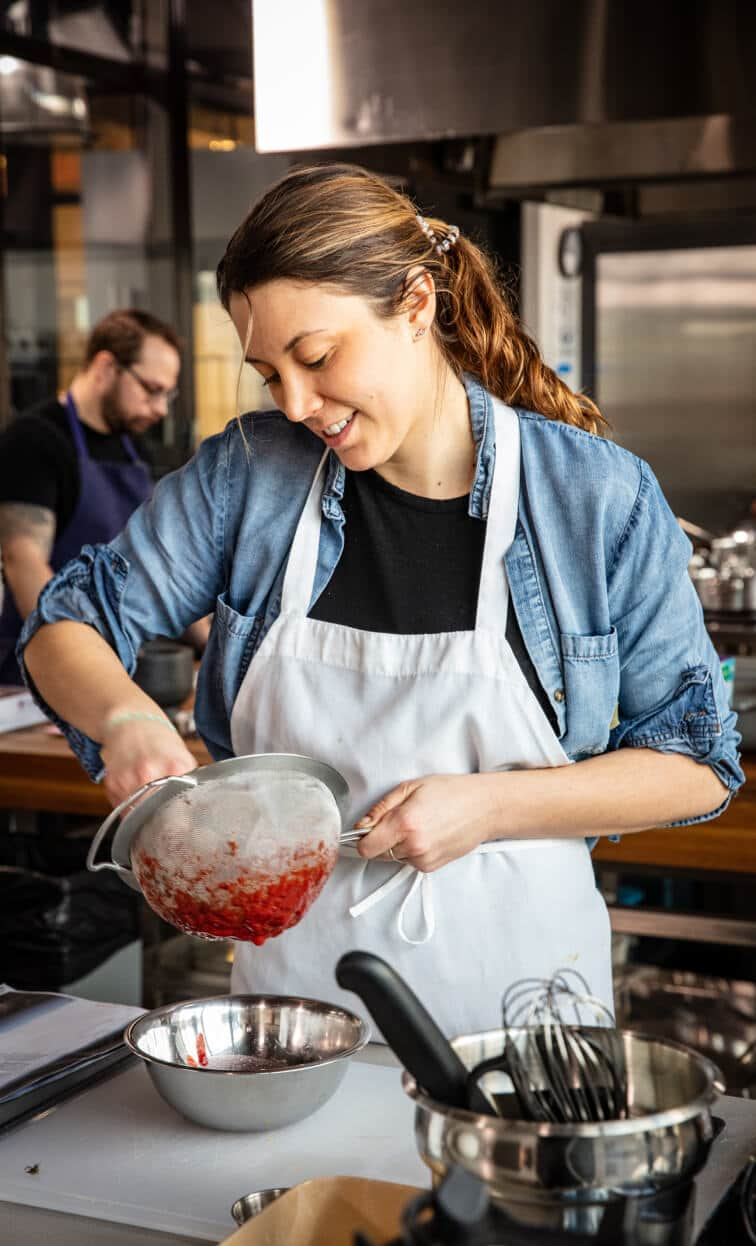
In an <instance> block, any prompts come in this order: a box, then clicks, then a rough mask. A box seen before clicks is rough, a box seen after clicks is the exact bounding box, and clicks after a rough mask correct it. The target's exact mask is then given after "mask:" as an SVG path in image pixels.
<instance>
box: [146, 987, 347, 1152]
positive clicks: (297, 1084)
mask: <svg viewBox="0 0 756 1246" xmlns="http://www.w3.org/2000/svg"><path fill="white" fill-rule="evenodd" d="M369 1037H370V1030H369V1027H368V1026H367V1025H366V1024H365V1022H364V1021H362V1020H361V1019H360V1017H357V1016H355V1014H354V1013H352V1012H348V1011H347V1010H346V1009H344V1008H337V1007H336V1006H335V1005H333V1004H328V1003H324V1002H323V1001H321V1000H314V999H299V998H296V997H294V996H288V995H217V996H213V997H211V998H210V999H197V1000H189V1001H187V1002H186V1003H181V1004H173V1005H170V1006H168V1007H165V1008H156V1009H155V1010H154V1011H153V1012H147V1013H144V1015H143V1016H141V1017H138V1018H137V1019H136V1021H132V1022H131V1024H130V1025H129V1026H128V1027H127V1029H126V1031H125V1034H124V1039H125V1042H126V1045H127V1046H128V1047H129V1048H130V1049H131V1051H132V1052H133V1053H134V1054H135V1055H137V1056H139V1057H140V1058H141V1059H142V1060H144V1062H145V1064H146V1065H147V1071H148V1073H149V1075H150V1077H151V1078H152V1081H153V1083H154V1086H155V1088H156V1090H157V1091H158V1093H159V1094H160V1095H162V1097H163V1098H164V1099H165V1101H166V1102H167V1103H169V1104H170V1105H171V1107H173V1108H175V1109H176V1111H177V1112H180V1113H181V1114H182V1116H186V1117H187V1118H188V1119H189V1120H190V1121H194V1122H195V1123H196V1124H198V1125H205V1126H206V1127H207V1128H209V1129H226V1130H236V1131H239V1132H243V1131H248V1132H255V1131H257V1132H259V1131H261V1130H269V1129H280V1128H282V1127H283V1126H284V1125H290V1124H292V1123H293V1122H294V1121H299V1120H302V1119H303V1118H304V1117H305V1116H309V1115H310V1113H311V1112H314V1111H316V1110H317V1108H319V1107H321V1106H322V1104H324V1103H325V1102H326V1101H327V1100H328V1099H330V1098H331V1095H333V1094H334V1092H335V1091H336V1090H337V1088H338V1086H339V1085H340V1083H341V1081H342V1079H343V1077H344V1075H345V1073H346V1071H347V1066H348V1064H349V1060H350V1059H351V1057H352V1056H353V1055H354V1054H355V1053H356V1052H358V1051H360V1050H361V1049H362V1048H363V1047H364V1046H365V1045H366V1043H367V1042H368V1039H369Z"/></svg>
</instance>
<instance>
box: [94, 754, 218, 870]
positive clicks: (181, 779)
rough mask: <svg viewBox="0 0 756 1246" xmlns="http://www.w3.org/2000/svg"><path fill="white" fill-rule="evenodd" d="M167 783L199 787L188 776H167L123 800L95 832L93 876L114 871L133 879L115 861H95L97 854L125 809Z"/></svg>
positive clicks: (146, 785) (143, 786)
mask: <svg viewBox="0 0 756 1246" xmlns="http://www.w3.org/2000/svg"><path fill="white" fill-rule="evenodd" d="M165 783H182V784H183V785H184V787H196V786H197V780H196V779H193V778H192V777H191V775H188V774H167V775H166V776H165V777H164V778H162V779H151V780H150V782H149V783H143V784H142V786H141V787H138V788H137V790H136V791H135V792H132V793H131V795H130V796H127V797H126V799H125V800H122V801H121V803H120V805H116V807H115V809H111V811H110V813H109V814H108V816H107V818H106V819H105V821H104V822H103V823H102V824H101V825H100V826H99V827H98V828H97V830H96V831H95V834H94V838H93V840H92V842H91V844H90V845H89V852H88V853H87V869H88V870H91V871H92V873H93V874H96V873H97V871H98V870H114V871H115V873H116V874H119V875H120V876H121V878H123V879H125V881H126V882H129V881H130V879H132V878H133V873H132V871H131V870H129V869H126V867H125V866H123V865H118V864H117V862H115V861H99V862H98V861H95V858H96V856H97V852H98V850H99V847H100V844H101V843H102V841H103V839H104V838H105V836H106V835H107V833H108V831H109V830H110V828H111V826H112V825H113V823H114V822H115V821H116V819H117V818H119V817H120V816H121V814H122V813H123V811H124V809H128V807H129V805H133V803H134V801H135V800H138V799H139V797H140V796H143V795H144V793H145V792H151V791H153V789H155V788H158V787H162V786H163V785H164V784H165Z"/></svg>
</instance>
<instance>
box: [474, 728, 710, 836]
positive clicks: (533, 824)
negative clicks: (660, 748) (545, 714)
mask: <svg viewBox="0 0 756 1246" xmlns="http://www.w3.org/2000/svg"><path fill="white" fill-rule="evenodd" d="M479 777H480V780H481V782H482V783H483V784H484V785H485V788H486V794H487V802H486V803H487V804H489V806H490V833H489V834H487V835H486V838H487V839H501V838H508V839H518V838H522V839H529V838H559V837H560V836H565V837H574V836H575V835H614V834H622V835H627V834H631V833H632V832H634V831H643V830H647V829H648V828H649V827H654V826H663V825H665V824H666V823H668V822H677V821H682V820H685V819H687V818H696V817H700V816H701V815H703V814H707V813H714V811H715V810H716V809H718V808H719V806H720V805H721V804H723V802H724V801H725V799H726V797H727V788H726V787H725V785H724V784H723V783H721V782H720V780H719V779H718V778H717V776H716V775H715V773H714V771H713V770H712V769H711V768H710V767H709V766H706V765H701V764H699V763H698V762H696V761H694V760H693V759H692V758H691V757H684V756H682V755H681V754H677V753H658V752H655V751H654V750H652V749H633V748H627V749H619V750H617V751H616V752H613V753H604V754H602V756H600V757H591V758H588V759H586V760H585V761H580V762H576V763H575V764H574V765H572V766H557V767H554V768H553V769H550V770H509V771H502V772H500V773H495V774H485V775H480V776H479Z"/></svg>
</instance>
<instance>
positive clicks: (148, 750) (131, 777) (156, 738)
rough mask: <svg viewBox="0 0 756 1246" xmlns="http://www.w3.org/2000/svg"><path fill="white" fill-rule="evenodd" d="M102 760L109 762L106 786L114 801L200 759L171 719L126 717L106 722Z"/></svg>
mask: <svg viewBox="0 0 756 1246" xmlns="http://www.w3.org/2000/svg"><path fill="white" fill-rule="evenodd" d="M102 734H103V737H104V738H103V740H102V748H101V750H100V751H101V754H102V760H103V761H104V763H105V766H106V774H105V778H104V780H103V786H104V788H105V791H106V792H107V794H108V797H109V799H110V801H111V803H112V804H113V805H118V804H120V802H121V801H122V800H125V799H126V797H127V796H131V794H132V793H133V792H135V791H136V790H137V788H139V787H142V785H143V784H145V783H149V782H150V781H151V780H152V779H162V778H164V777H165V776H166V775H168V774H186V773H187V771H189V770H194V769H196V766H197V762H196V760H195V758H194V757H193V756H192V754H191V753H190V752H189V749H188V748H187V747H186V745H185V744H184V741H183V740H182V739H181V736H180V735H179V733H178V732H177V731H176V730H175V728H174V727H173V726H172V724H171V723H170V722H169V720H168V719H167V718H166V719H165V723H163V722H157V721H153V720H152V719H150V718H144V717H134V718H126V719H123V720H121V721H120V722H119V721H118V720H117V718H116V721H115V722H114V723H113V725H112V726H108V725H107V724H106V725H105V728H104V730H103V733H102Z"/></svg>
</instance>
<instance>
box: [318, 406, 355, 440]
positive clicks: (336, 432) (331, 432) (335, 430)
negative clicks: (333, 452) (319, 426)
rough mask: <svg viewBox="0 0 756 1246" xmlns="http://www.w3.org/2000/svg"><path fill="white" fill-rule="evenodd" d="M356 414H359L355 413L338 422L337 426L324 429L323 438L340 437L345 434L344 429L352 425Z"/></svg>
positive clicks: (333, 425)
mask: <svg viewBox="0 0 756 1246" xmlns="http://www.w3.org/2000/svg"><path fill="white" fill-rule="evenodd" d="M356 414H357V412H356V411H353V412H352V414H351V415H348V416H347V417H346V419H344V420H337V421H336V423H335V424H329V425H328V427H327V428H324V429H323V436H324V437H331V438H332V437H339V436H340V435H341V434H342V433H343V432H344V429H345V428H347V427H348V426H349V425H350V424H351V423H352V420H353V419H354V417H355V415H356Z"/></svg>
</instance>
